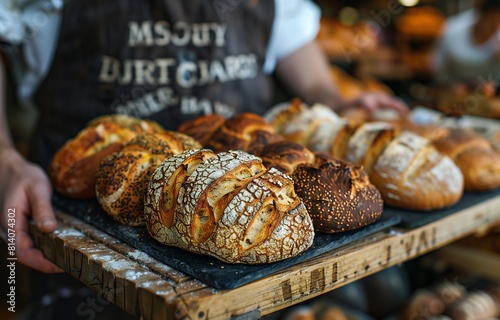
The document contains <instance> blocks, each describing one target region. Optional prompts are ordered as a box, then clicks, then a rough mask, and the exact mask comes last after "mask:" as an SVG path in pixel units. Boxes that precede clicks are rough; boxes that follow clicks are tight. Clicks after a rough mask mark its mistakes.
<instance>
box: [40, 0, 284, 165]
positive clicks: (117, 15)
mask: <svg viewBox="0 0 500 320" xmlns="http://www.w3.org/2000/svg"><path fill="white" fill-rule="evenodd" d="M273 18H274V1H271V0H260V1H259V0H257V1H255V0H241V1H209V0H162V1H159V0H156V1H155V0H106V1H104V0H72V1H67V2H66V4H65V7H64V9H63V19H62V25H61V31H60V35H59V41H58V45H57V49H56V53H55V56H54V60H53V63H52V66H51V69H50V71H49V73H48V75H47V77H46V79H45V80H44V82H43V83H42V85H41V86H40V87H39V89H38V91H37V93H36V95H35V102H36V104H37V105H38V106H39V108H40V112H41V117H40V120H39V123H38V126H37V130H36V134H35V137H34V139H35V140H34V143H33V147H32V148H31V151H32V152H31V159H32V160H34V161H37V162H39V163H40V164H42V166H44V167H46V165H47V164H48V161H49V160H50V157H51V156H52V155H53V154H54V153H55V151H56V150H57V149H58V148H59V147H60V146H62V144H63V143H64V142H65V141H67V140H68V139H70V138H72V137H73V136H75V135H76V134H77V133H78V131H80V130H81V129H82V128H83V127H84V126H85V124H86V123H87V122H88V121H90V120H91V119H93V118H95V117H97V116H100V115H103V114H109V113H124V114H130V115H134V116H138V117H142V118H150V119H154V120H157V121H158V122H160V123H161V124H162V125H163V126H165V128H167V129H176V128H177V127H178V126H179V124H181V123H182V122H184V121H186V120H188V119H191V118H194V117H196V116H199V115H202V114H207V113H220V114H223V115H225V116H226V117H229V116H231V115H233V114H236V113H240V112H244V111H251V112H255V113H259V114H262V113H263V112H264V111H265V110H266V109H267V108H269V107H270V105H271V104H272V92H273V84H272V80H271V79H270V78H269V77H268V76H267V75H265V74H263V72H262V66H263V64H264V58H265V52H266V47H267V45H268V42H269V38H270V34H271V28H272V23H273Z"/></svg>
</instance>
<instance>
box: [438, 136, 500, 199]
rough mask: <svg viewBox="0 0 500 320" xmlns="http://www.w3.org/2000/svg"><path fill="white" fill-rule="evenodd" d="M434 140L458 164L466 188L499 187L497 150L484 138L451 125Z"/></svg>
mask: <svg viewBox="0 0 500 320" xmlns="http://www.w3.org/2000/svg"><path fill="white" fill-rule="evenodd" d="M433 142H434V145H435V146H436V148H437V149H438V150H439V151H440V152H442V153H443V154H446V155H447V156H449V157H450V158H451V159H452V160H453V161H454V162H455V164H456V165H457V166H458V167H459V168H460V170H461V171H462V174H463V176H464V186H465V190H469V191H486V190H492V189H496V188H498V187H500V154H499V153H498V152H496V151H495V150H494V149H493V147H492V145H491V143H490V142H489V141H488V140H487V139H486V138H484V137H482V136H480V135H478V134H476V133H475V132H474V131H472V130H470V129H463V128H450V129H448V135H446V136H445V137H442V138H440V139H436V140H434V141H433Z"/></svg>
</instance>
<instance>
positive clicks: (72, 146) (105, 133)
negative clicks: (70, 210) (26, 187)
mask: <svg viewBox="0 0 500 320" xmlns="http://www.w3.org/2000/svg"><path fill="white" fill-rule="evenodd" d="M161 131H163V128H161V127H160V126H159V125H158V124H156V123H155V122H152V121H147V120H141V119H138V118H134V117H131V116H126V115H119V114H114V115H105V116H101V117H98V118H96V119H94V120H92V121H90V122H89V123H88V124H87V126H86V127H85V128H84V129H83V130H81V131H80V132H79V133H78V135H77V136H76V137H75V138H73V139H71V140H69V141H67V142H66V143H65V144H64V145H63V146H62V147H61V148H60V149H59V150H58V151H57V153H56V154H55V155H54V157H53V158H52V159H51V162H50V164H49V168H48V171H49V177H50V180H51V182H52V185H53V186H54V189H55V190H56V191H57V192H59V193H61V194H63V195H65V196H67V197H71V198H92V197H95V173H96V170H97V167H98V166H99V163H100V162H101V161H102V159H104V158H105V157H106V156H107V155H109V154H111V153H113V152H116V151H119V150H120V149H121V148H122V147H123V145H124V144H125V143H127V142H128V141H130V140H132V139H133V138H134V137H135V136H137V135H138V134H140V133H154V132H161Z"/></svg>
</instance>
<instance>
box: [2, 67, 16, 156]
mask: <svg viewBox="0 0 500 320" xmlns="http://www.w3.org/2000/svg"><path fill="white" fill-rule="evenodd" d="M5 148H9V149H10V148H13V143H12V140H11V136H10V132H9V126H8V121H7V107H6V105H5V66H4V61H3V59H0V150H2V149H5Z"/></svg>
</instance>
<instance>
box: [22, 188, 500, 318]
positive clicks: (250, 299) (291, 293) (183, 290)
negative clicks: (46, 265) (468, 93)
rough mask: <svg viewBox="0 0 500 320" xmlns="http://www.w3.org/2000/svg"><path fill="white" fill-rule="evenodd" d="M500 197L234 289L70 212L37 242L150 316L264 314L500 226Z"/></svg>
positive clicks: (101, 289)
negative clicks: (201, 277) (169, 263)
mask: <svg viewBox="0 0 500 320" xmlns="http://www.w3.org/2000/svg"><path fill="white" fill-rule="evenodd" d="M498 208H500V197H496V198H492V199H490V200H487V201H484V202H482V203H480V204H478V205H475V206H473V207H470V208H467V209H464V210H461V211H458V212H456V213H455V214H453V215H450V216H448V217H446V218H443V219H441V220H438V221H436V222H433V223H430V224H428V225H425V226H423V227H420V228H416V229H412V230H405V229H397V228H393V229H391V230H390V231H388V232H379V233H376V234H374V235H371V236H368V237H365V238H363V239H361V240H359V241H357V242H355V243H352V244H349V245H347V246H344V247H341V248H339V249H337V250H333V251H331V252H328V253H325V254H323V255H320V256H318V257H315V258H313V259H310V260H308V261H305V262H302V263H299V264H297V265H294V266H292V267H289V268H287V269H285V270H283V271H281V272H279V273H276V274H274V275H272V276H269V277H267V278H264V279H260V280H257V281H255V282H252V283H249V284H246V285H244V286H242V287H239V288H236V289H231V290H216V289H213V288H211V287H209V286H207V285H205V284H203V283H202V282H200V281H198V280H195V279H193V278H192V277H190V276H188V275H185V274H183V273H182V272H179V271H177V270H175V269H173V268H171V267H169V266H166V265H164V264H162V263H160V262H158V261H156V260H155V259H153V258H151V257H149V256H147V255H146V254H144V253H142V252H140V251H138V250H136V249H134V248H132V247H129V246H128V245H127V244H124V243H122V242H120V241H119V240H117V239H115V238H113V237H111V236H109V235H107V234H106V233H104V232H102V231H100V230H97V229H96V228H94V227H92V226H89V225H88V224H86V223H84V222H82V221H80V220H78V219H76V218H73V217H71V216H69V215H67V214H64V213H62V212H57V213H56V214H57V217H58V219H59V228H58V229H57V230H56V231H55V232H53V233H51V234H48V235H45V234H42V233H40V232H38V231H37V230H36V228H35V227H34V226H33V225H32V226H31V232H32V234H33V236H34V238H35V243H36V245H37V247H39V248H40V249H41V250H42V251H43V252H44V254H45V255H46V256H47V257H48V258H49V259H50V260H51V261H53V262H55V264H57V265H58V266H59V267H61V268H63V269H64V270H65V271H66V272H68V273H69V274H71V275H72V276H74V277H75V278H77V279H79V280H80V281H81V282H82V283H84V284H85V285H87V286H89V287H91V288H93V289H94V290H96V291H97V292H98V293H100V294H101V295H103V296H104V297H105V298H106V299H108V300H110V301H111V302H113V303H115V304H117V305H118V306H120V307H122V308H123V309H125V310H127V311H128V312H130V313H132V314H135V315H137V316H140V317H143V318H144V319H200V320H202V319H227V318H232V317H236V316H238V315H243V314H246V313H250V312H254V313H258V314H260V315H261V316H263V315H266V314H270V313H272V312H275V311H278V310H280V309H283V308H286V307H289V306H291V305H294V304H297V303H300V302H303V301H305V300H308V299H311V298H313V297H316V296H318V295H321V294H323V293H326V292H328V291H331V290H334V289H337V288H339V287H341V286H344V285H346V284H348V283H351V282H353V281H356V280H359V279H361V278H363V277H366V276H368V275H370V274H373V273H375V272H378V271H381V270H383V269H385V268H387V267H390V266H393V265H396V264H399V263H402V262H404V261H407V260H409V259H412V258H415V257H417V256H419V255H422V254H425V253H427V252H430V251H433V250H435V249H438V248H441V247H443V246H445V245H447V244H449V243H451V242H454V241H456V240H458V239H460V238H463V237H465V236H467V235H470V234H473V233H481V232H484V230H487V229H488V228H489V227H490V226H491V225H493V224H495V223H497V224H498V222H499V221H500V210H499V209H498Z"/></svg>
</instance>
